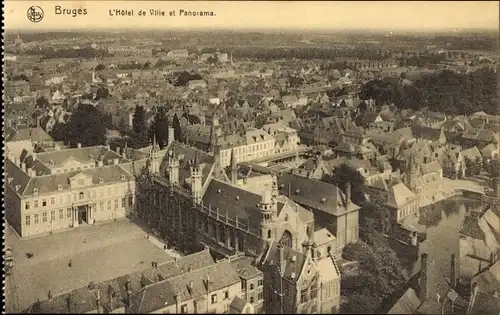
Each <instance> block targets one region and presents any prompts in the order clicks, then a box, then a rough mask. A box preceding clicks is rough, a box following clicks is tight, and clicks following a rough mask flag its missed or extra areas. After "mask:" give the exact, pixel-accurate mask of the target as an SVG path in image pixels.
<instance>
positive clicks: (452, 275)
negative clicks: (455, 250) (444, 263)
mask: <svg viewBox="0 0 500 315" xmlns="http://www.w3.org/2000/svg"><path fill="white" fill-rule="evenodd" d="M456 273H457V264H456V258H455V254H451V270H450V285H451V288H452V289H453V290H455V289H456V288H457V274H456Z"/></svg>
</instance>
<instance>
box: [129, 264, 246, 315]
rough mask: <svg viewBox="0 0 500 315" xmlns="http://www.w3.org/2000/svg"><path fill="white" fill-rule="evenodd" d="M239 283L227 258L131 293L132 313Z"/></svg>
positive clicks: (142, 311)
mask: <svg viewBox="0 0 500 315" xmlns="http://www.w3.org/2000/svg"><path fill="white" fill-rule="evenodd" d="M238 283H240V277H239V275H238V272H237V271H236V270H235V269H234V268H233V266H232V265H231V263H230V262H229V261H227V260H224V261H221V262H218V263H216V264H213V265H211V266H207V267H204V268H201V269H197V270H193V271H191V272H188V273H185V274H182V275H180V276H177V277H173V278H170V279H168V280H165V281H162V282H158V283H154V284H151V285H148V286H146V287H145V288H143V289H141V290H139V291H138V292H136V293H134V294H133V295H132V298H131V300H132V305H131V309H132V311H133V312H134V313H143V314H144V313H150V312H154V311H157V310H159V309H162V308H163V307H165V306H166V305H172V304H175V303H176V295H178V301H179V303H182V302H183V301H186V300H189V299H195V298H198V297H201V296H204V295H206V294H207V293H209V292H213V291H216V290H220V289H222V288H226V287H229V286H231V285H235V284H238Z"/></svg>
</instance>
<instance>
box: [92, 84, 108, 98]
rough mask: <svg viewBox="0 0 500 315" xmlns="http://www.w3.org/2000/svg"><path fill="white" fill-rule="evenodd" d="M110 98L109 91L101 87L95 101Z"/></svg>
mask: <svg viewBox="0 0 500 315" xmlns="http://www.w3.org/2000/svg"><path fill="white" fill-rule="evenodd" d="M108 97H109V90H108V89H107V88H106V87H104V86H99V87H98V88H97V91H96V94H95V99H96V100H100V99H103V98H108Z"/></svg>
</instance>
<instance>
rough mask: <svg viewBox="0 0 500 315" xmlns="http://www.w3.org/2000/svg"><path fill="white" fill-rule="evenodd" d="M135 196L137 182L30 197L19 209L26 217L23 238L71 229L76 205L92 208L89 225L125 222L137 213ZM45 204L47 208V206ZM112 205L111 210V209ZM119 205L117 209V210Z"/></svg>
mask: <svg viewBox="0 0 500 315" xmlns="http://www.w3.org/2000/svg"><path fill="white" fill-rule="evenodd" d="M80 192H83V199H81V200H80V199H79V198H80ZM134 195H135V181H128V182H125V181H122V182H118V183H110V184H104V185H101V186H98V185H92V186H90V187H82V188H77V189H73V192H70V191H57V192H55V193H51V194H47V195H45V194H43V195H38V196H36V197H35V196H27V197H26V198H23V199H22V203H21V205H20V207H17V209H19V211H20V213H21V214H22V221H21V224H22V225H21V226H22V227H21V229H22V236H23V237H26V236H34V235H38V234H44V233H50V232H51V231H57V230H61V229H66V228H69V227H71V225H72V223H73V215H74V212H73V203H79V204H89V205H91V206H92V210H91V211H92V214H91V215H90V218H88V220H89V223H93V221H92V220H95V221H107V220H113V219H115V218H123V217H125V216H127V215H129V214H130V213H132V212H133V211H134V203H135V197H134ZM130 197H131V199H130ZM123 198H125V207H122V199H123ZM130 201H132V205H130ZM44 202H45V206H43V204H44ZM26 203H29V209H26ZM108 203H109V205H110V206H111V208H108ZM94 204H95V207H94V206H93V205H94ZM36 205H37V206H36ZM115 205H117V207H116V209H115ZM35 206H36V207H35ZM102 206H104V208H102ZM26 216H29V217H30V224H29V225H26ZM36 217H38V223H36V221H37V220H36ZM44 217H45V218H46V219H45V220H44Z"/></svg>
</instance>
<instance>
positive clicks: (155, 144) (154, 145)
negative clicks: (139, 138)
mask: <svg viewBox="0 0 500 315" xmlns="http://www.w3.org/2000/svg"><path fill="white" fill-rule="evenodd" d="M157 146H158V143H157V142H156V133H155V132H153V150H157V149H158V147H157Z"/></svg>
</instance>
